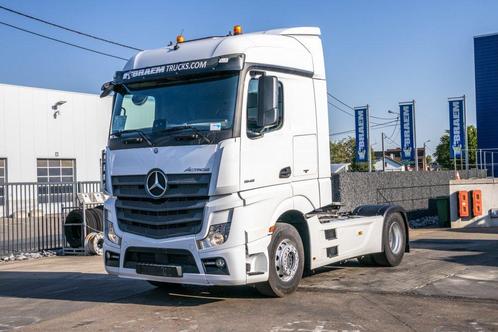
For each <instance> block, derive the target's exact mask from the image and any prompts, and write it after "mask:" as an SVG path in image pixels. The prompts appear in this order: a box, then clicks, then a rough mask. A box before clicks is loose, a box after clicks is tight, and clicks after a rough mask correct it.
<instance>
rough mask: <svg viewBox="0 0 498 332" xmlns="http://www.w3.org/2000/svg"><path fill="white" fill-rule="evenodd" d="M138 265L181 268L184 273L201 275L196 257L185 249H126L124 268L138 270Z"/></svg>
mask: <svg viewBox="0 0 498 332" xmlns="http://www.w3.org/2000/svg"><path fill="white" fill-rule="evenodd" d="M138 265H151V266H180V267H181V268H182V273H199V269H198V268H197V264H196V263H195V259H194V256H192V253H190V251H188V250H184V249H158V248H142V247H130V248H128V249H126V254H125V259H124V264H123V267H124V268H126V269H136V268H137V267H138Z"/></svg>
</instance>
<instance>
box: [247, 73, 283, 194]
mask: <svg viewBox="0 0 498 332" xmlns="http://www.w3.org/2000/svg"><path fill="white" fill-rule="evenodd" d="M262 75H269V76H275V77H277V79H278V121H277V123H276V124H274V125H272V126H270V127H266V128H262V127H260V126H258V124H257V122H258V121H257V114H258V98H260V96H259V92H258V87H259V80H258V79H259V78H260V77H261V76H262ZM285 86H286V75H285V74H282V73H277V72H272V71H259V70H258V71H250V72H248V74H247V76H246V78H245V81H244V101H243V104H242V121H241V153H240V156H241V157H240V158H241V163H240V165H241V166H240V168H241V169H240V174H241V176H240V188H241V190H249V189H255V188H262V187H269V186H275V185H284V184H289V183H290V181H291V178H292V171H293V170H292V161H293V158H292V137H291V130H290V123H289V122H288V121H286V113H285V100H286V96H285Z"/></svg>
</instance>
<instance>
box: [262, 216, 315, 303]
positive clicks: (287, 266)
mask: <svg viewBox="0 0 498 332" xmlns="http://www.w3.org/2000/svg"><path fill="white" fill-rule="evenodd" d="M275 226H276V227H275V231H274V233H273V236H272V239H271V242H270V245H269V246H268V256H269V259H270V262H269V272H268V281H266V282H263V283H258V284H256V289H257V290H258V291H259V292H260V293H261V294H263V295H266V296H269V297H284V296H286V295H288V294H291V293H293V292H294V291H295V290H296V289H297V286H298V285H299V281H301V278H302V276H303V271H304V260H305V257H304V247H303V242H302V240H301V237H300V236H299V233H298V232H297V230H296V229H295V228H294V226H292V225H289V224H285V223H277V224H276V225H275Z"/></svg>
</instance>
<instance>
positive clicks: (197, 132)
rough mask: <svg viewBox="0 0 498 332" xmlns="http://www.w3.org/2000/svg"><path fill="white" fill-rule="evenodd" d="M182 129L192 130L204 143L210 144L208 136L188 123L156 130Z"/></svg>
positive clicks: (171, 130) (170, 130)
mask: <svg viewBox="0 0 498 332" xmlns="http://www.w3.org/2000/svg"><path fill="white" fill-rule="evenodd" d="M184 129H190V130H192V131H193V132H194V133H195V134H196V135H197V136H199V137H200V138H202V139H203V140H204V141H205V142H206V143H208V144H211V140H210V139H209V137H207V136H206V135H205V134H203V133H202V132H201V131H200V130H199V129H197V128H195V127H193V126H191V125H189V124H184V125H179V126H174V127H170V128H165V129H162V130H158V131H156V132H163V133H164V132H173V131H180V130H184Z"/></svg>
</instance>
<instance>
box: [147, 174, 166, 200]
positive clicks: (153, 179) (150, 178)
mask: <svg viewBox="0 0 498 332" xmlns="http://www.w3.org/2000/svg"><path fill="white" fill-rule="evenodd" d="M166 189H168V178H167V177H166V174H164V173H163V171H161V170H158V169H155V170H152V171H150V173H149V175H147V179H146V180H145V190H146V191H147V193H148V194H149V195H151V196H152V197H154V198H161V197H162V196H163V195H164V194H165V193H166Z"/></svg>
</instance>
